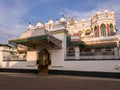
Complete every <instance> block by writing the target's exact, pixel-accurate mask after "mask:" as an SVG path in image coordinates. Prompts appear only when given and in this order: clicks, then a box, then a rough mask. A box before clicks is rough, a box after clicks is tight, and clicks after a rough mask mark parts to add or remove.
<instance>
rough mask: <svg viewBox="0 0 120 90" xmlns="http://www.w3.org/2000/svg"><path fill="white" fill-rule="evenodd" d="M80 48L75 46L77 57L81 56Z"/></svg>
mask: <svg viewBox="0 0 120 90" xmlns="http://www.w3.org/2000/svg"><path fill="white" fill-rule="evenodd" d="M79 55H80V50H79V47H78V46H77V47H75V59H79V58H80V56H79Z"/></svg>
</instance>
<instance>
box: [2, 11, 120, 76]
mask: <svg viewBox="0 0 120 90" xmlns="http://www.w3.org/2000/svg"><path fill="white" fill-rule="evenodd" d="M9 43H10V44H12V45H15V46H17V51H18V52H19V53H21V54H22V55H23V56H24V60H4V59H3V58H2V56H1V58H2V59H1V60H0V70H1V71H10V72H34V73H40V74H42V73H48V74H64V75H80V76H100V77H117V78H120V35H118V30H117V26H116V18H115V13H114V11H113V10H112V11H108V10H104V12H99V11H97V12H96V14H95V15H93V16H92V17H91V18H90V19H89V20H85V19H82V20H81V21H77V20H76V19H75V18H74V17H71V18H70V19H69V20H68V21H67V20H66V17H65V16H62V17H61V18H60V20H56V21H53V20H52V19H50V20H49V21H48V22H47V23H45V24H42V23H41V22H38V23H37V25H36V26H34V25H32V24H29V26H28V30H27V31H26V32H24V33H22V34H21V35H20V37H19V38H17V39H12V40H9Z"/></svg>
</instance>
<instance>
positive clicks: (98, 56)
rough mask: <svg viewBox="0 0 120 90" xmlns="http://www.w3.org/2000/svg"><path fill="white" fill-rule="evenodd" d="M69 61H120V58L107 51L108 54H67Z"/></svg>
mask: <svg viewBox="0 0 120 90" xmlns="http://www.w3.org/2000/svg"><path fill="white" fill-rule="evenodd" d="M65 59H67V60H71V59H78V60H98V59H99V60H107V59H108V60H114V59H120V56H116V55H115V54H114V52H112V51H107V52H80V53H79V56H78V54H77V56H76V55H75V53H67V56H66V58H65Z"/></svg>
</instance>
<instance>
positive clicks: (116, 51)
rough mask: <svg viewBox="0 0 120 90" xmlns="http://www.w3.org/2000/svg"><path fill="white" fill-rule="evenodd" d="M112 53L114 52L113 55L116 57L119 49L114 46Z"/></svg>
mask: <svg viewBox="0 0 120 90" xmlns="http://www.w3.org/2000/svg"><path fill="white" fill-rule="evenodd" d="M114 53H115V56H116V57H118V56H119V50H118V48H117V47H115V48H114Z"/></svg>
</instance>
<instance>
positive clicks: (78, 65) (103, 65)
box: [49, 60, 120, 72]
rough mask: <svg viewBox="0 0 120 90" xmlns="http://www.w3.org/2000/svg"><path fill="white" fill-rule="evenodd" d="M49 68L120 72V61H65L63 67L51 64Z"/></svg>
mask: <svg viewBox="0 0 120 90" xmlns="http://www.w3.org/2000/svg"><path fill="white" fill-rule="evenodd" d="M116 65H117V67H116ZM118 66H119V67H118ZM49 69H50V70H71V71H97V72H120V61H118V60H104V61H64V66H63V67H54V66H50V67H49Z"/></svg>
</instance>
